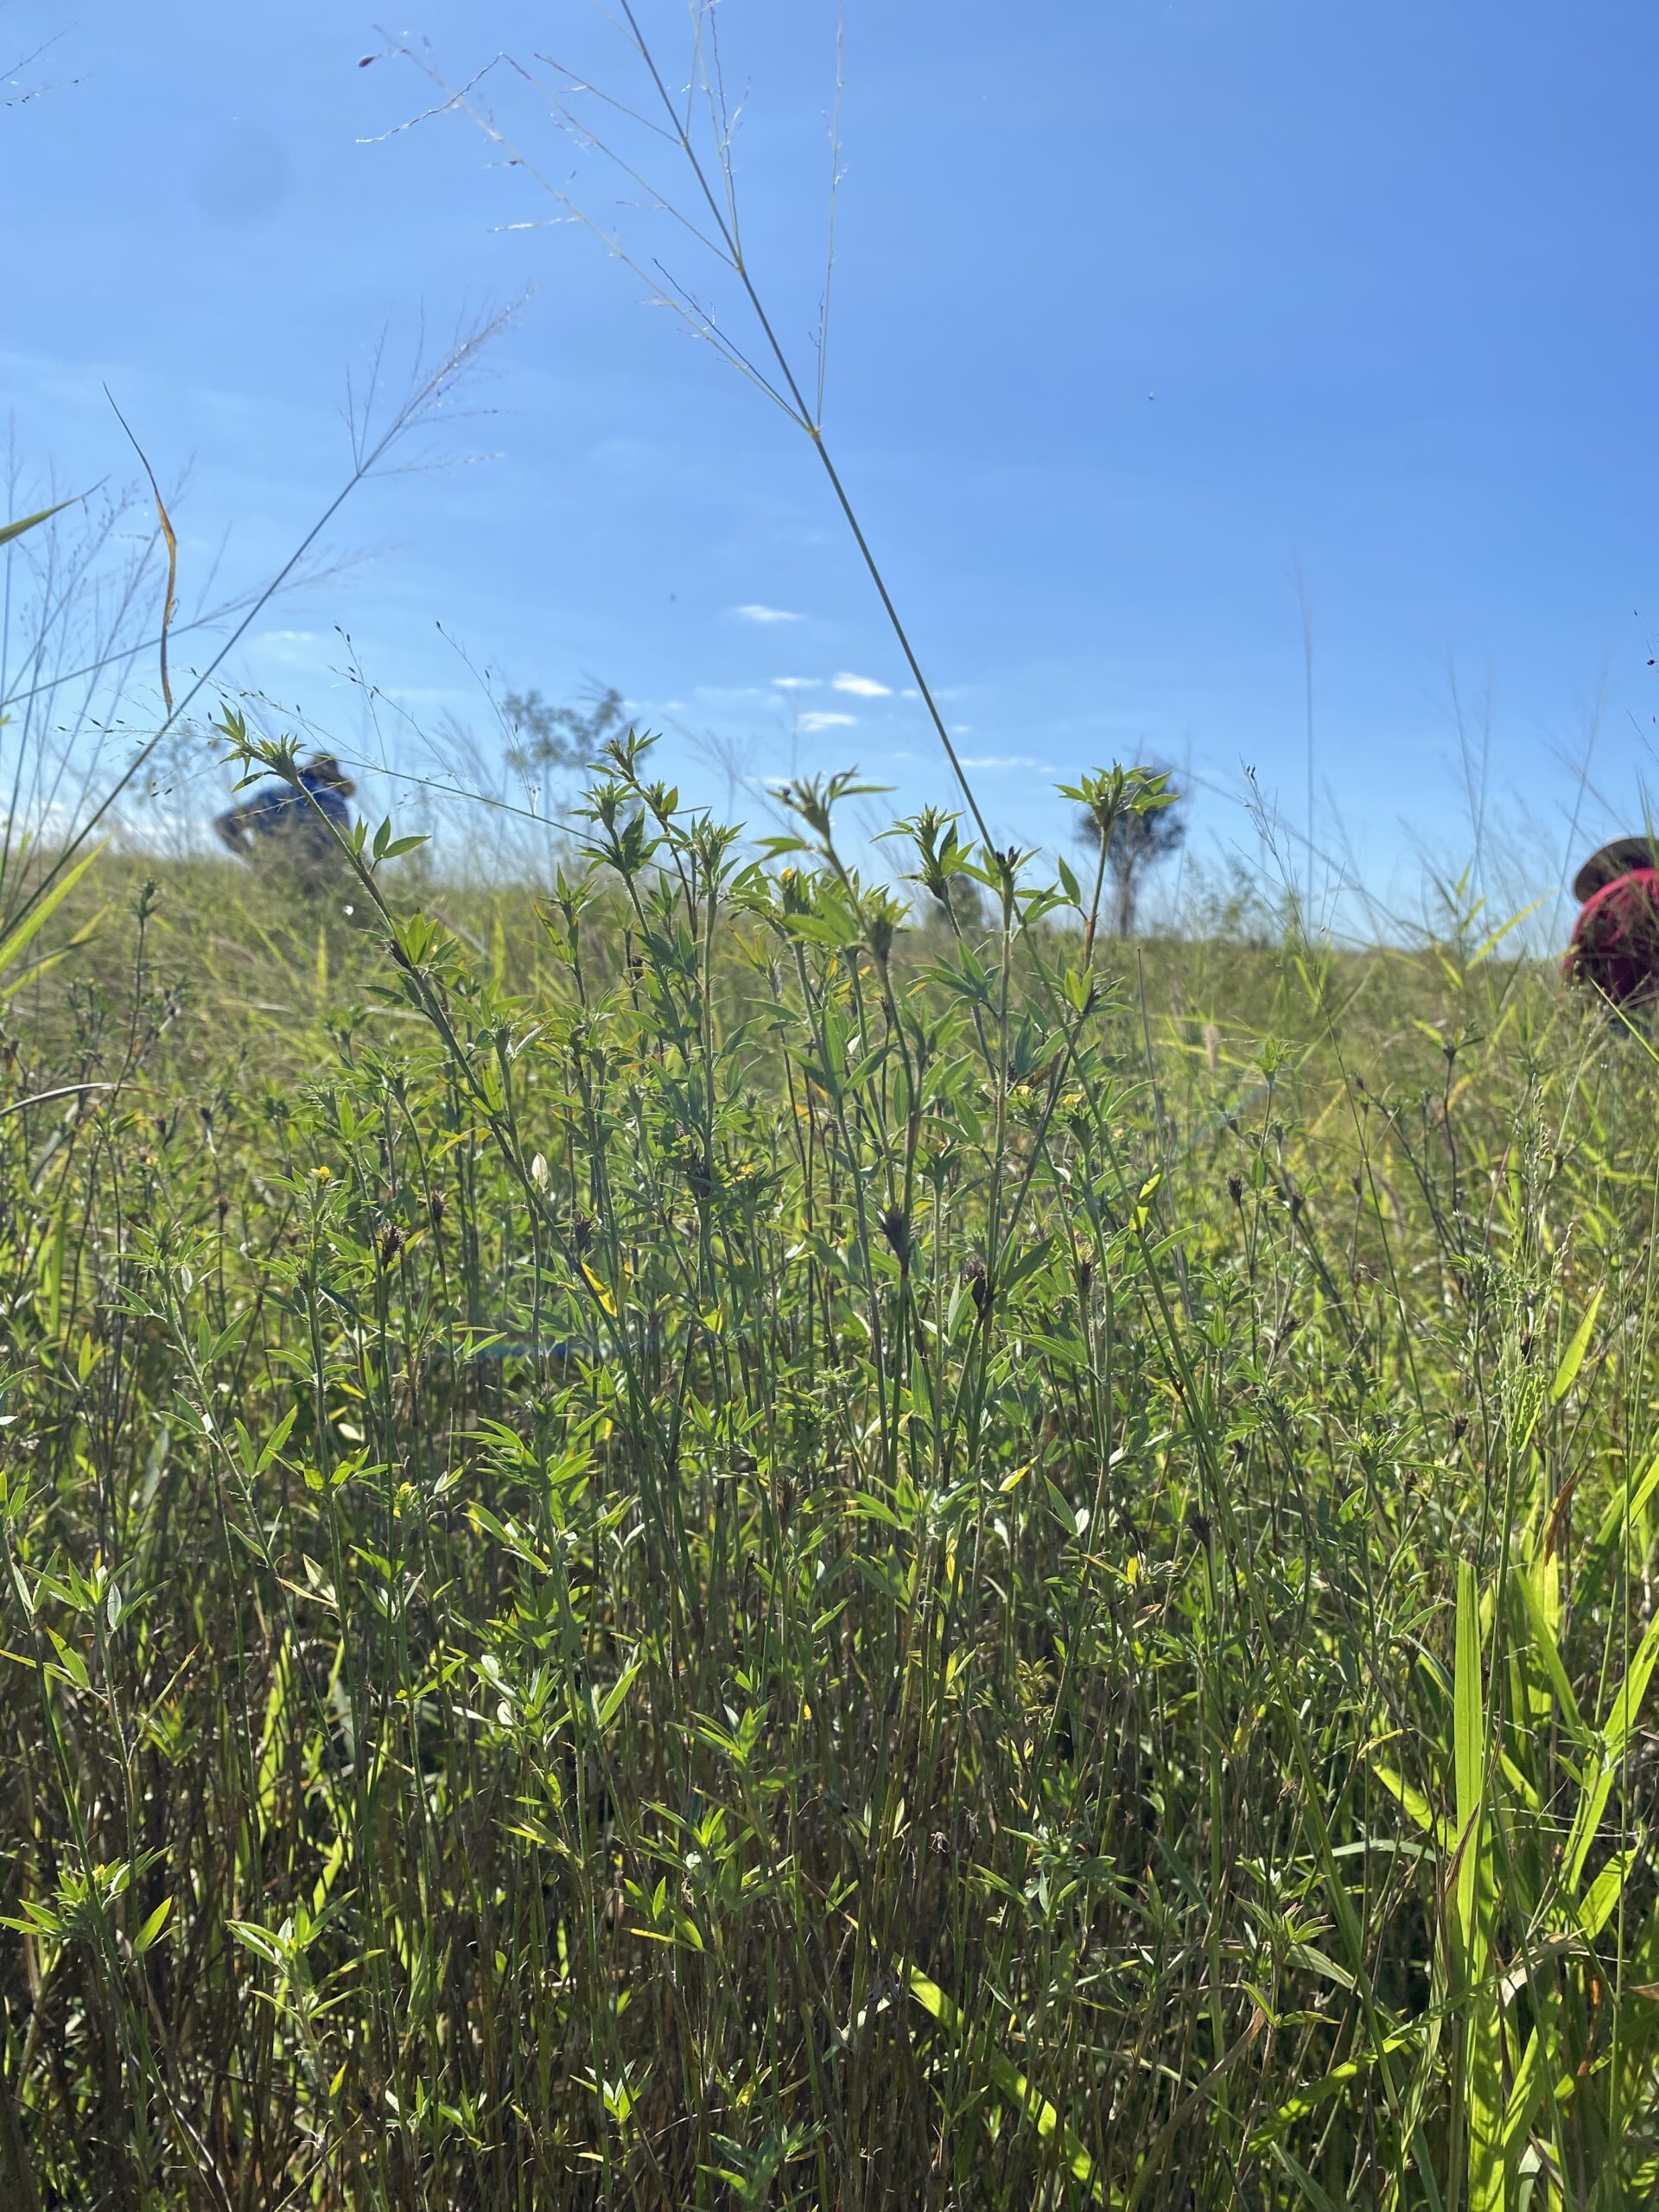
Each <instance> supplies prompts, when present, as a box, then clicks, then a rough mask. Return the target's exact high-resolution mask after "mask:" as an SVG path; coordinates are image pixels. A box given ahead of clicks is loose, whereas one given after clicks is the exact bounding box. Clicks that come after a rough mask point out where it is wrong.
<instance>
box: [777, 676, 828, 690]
mask: <svg viewBox="0 0 1659 2212" xmlns="http://www.w3.org/2000/svg"><path fill="white" fill-rule="evenodd" d="M820 683H823V677H821V676H774V677H772V689H773V690H777V691H816V690H817V688H818V686H819V684H820Z"/></svg>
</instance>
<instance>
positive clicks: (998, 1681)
mask: <svg viewBox="0 0 1659 2212" xmlns="http://www.w3.org/2000/svg"><path fill="white" fill-rule="evenodd" d="M650 773H651V767H650V762H649V759H648V758H645V759H642V758H639V756H637V755H636V754H635V753H633V752H632V750H631V749H630V748H629V747H627V746H626V744H625V745H623V746H620V747H618V748H617V750H616V752H615V753H614V755H613V759H612V760H611V762H610V764H609V766H608V769H607V772H606V774H605V775H604V776H602V777H601V779H600V781H599V782H598V783H597V784H596V785H595V786H594V791H593V792H592V794H591V798H590V802H589V804H590V816H589V824H590V831H591V841H590V849H589V851H588V853H587V854H586V855H582V854H579V853H575V852H573V853H572V854H571V855H569V857H568V858H567V861H566V863H565V870H564V874H563V876H562V877H561V878H560V880H559V882H558V884H557V887H556V889H555V890H553V891H551V892H550V893H549V894H548V895H547V896H545V897H544V898H543V899H539V900H537V899H533V898H532V897H531V894H530V893H528V892H527V891H526V892H502V893H495V894H486V893H483V892H480V891H479V890H478V889H476V888H474V889H473V890H470V891H467V890H461V891H457V892H455V893H453V894H451V893H446V892H444V891H443V890H442V888H437V889H434V890H431V891H429V892H427V891H423V890H422V889H421V888H420V887H419V886H418V884H417V883H416V882H415V881H414V880H411V881H410V883H409V884H408V885H406V886H405V887H404V889H403V890H402V891H401V892H400V891H399V890H398V889H397V883H398V867H397V865H396V864H393V865H391V866H387V867H384V868H378V869H377V868H372V867H371V866H369V865H368V861H369V857H370V856H369V855H366V854H365V856H364V861H363V863H362V865H361V866H360V868H359V874H358V875H357V877H356V878H355V879H353V877H352V876H351V875H350V874H349V872H348V862H347V860H346V856H345V855H341V861H340V877H341V880H340V883H339V884H338V885H337V886H335V887H332V888H331V889H330V890H329V892H328V893H327V894H326V895H324V896H320V897H319V898H318V899H317V900H316V901H315V904H313V905H311V906H307V904H306V903H305V902H304V901H303V900H302V899H296V898H287V899H284V898H283V897H281V896H279V895H277V894H275V893H271V894H262V893H261V892H260V890H259V888H258V887H257V885H256V884H255V883H253V882H252V881H251V880H249V879H246V878H245V877H242V876H240V875H238V872H237V871H236V870H235V869H234V868H232V866H231V865H229V864H224V865H217V866H216V865H211V864H194V865H190V864H180V865H178V866H175V867H168V868H163V869H159V870H158V871H157V872H156V873H157V880H156V882H155V883H154V884H152V885H148V886H147V885H145V884H143V883H142V882H141V880H140V878H139V875H138V874H137V870H136V868H135V866H134V865H133V864H132V863H130V862H124V861H119V860H118V858H117V857H116V856H114V855H105V856H104V857H103V858H102V859H101V860H100V861H98V862H97V863H96V864H95V865H94V867H93V868H92V869H91V870H90V871H89V872H88V874H86V877H84V878H83V879H82V880H81V881H80V882H79V883H78V884H77V886H76V887H75V890H74V893H73V896H72V897H71V898H70V899H67V900H66V901H65V902H64V904H63V905H62V906H60V907H59V908H58V910H57V911H56V912H54V915H53V917H52V919H51V923H50V925H49V926H48V928H47V929H46V930H45V931H42V932H41V935H40V936H39V937H38V938H35V939H34V940H33V941H32V942H31V943H30V944H29V946H28V947H27V948H26V950H21V951H20V952H19V954H18V957H17V960H16V963H15V965H14V967H13V969H12V970H11V971H10V973H9V974H8V975H7V976H4V977H0V985H3V986H5V987H9V988H10V992H11V995H10V1000H9V1001H8V1002H7V1004H6V1006H5V1007H4V1014H3V1047H0V1060H3V1066H0V1299H3V1300H4V1306H5V1315H6V1321H5V1330H4V1338H3V1342H4V1355H3V1357H4V1364H3V1373H0V1389H3V1401H4V1402H3V1408H0V1418H3V1423H4V1426H3V1428H0V1466H3V1492H0V1540H3V1545H4V1552H5V1558H4V1561H3V1569H4V1572H3V1586H4V1588H3V1604H4V1627H3V1645H4V1664H3V1668H0V1729H3V1744H4V1768H3V1783H0V1870H3V1871H0V1915H3V1920H4V1932H3V1934H0V2002H3V2040H4V2048H3V2108H0V2203H3V2204H4V2205H5V2206H6V2207H9V2208H10V2207H16V2208H22V2212H43V2208H47V2207H56V2206H62V2207H70V2206H73V2207H85V2206H108V2207H117V2206H120V2207H127V2206H132V2207H139V2208H144V2212H149V2208H162V2207H168V2208H171V2207H175V2206H178V2207H187V2206H188V2207H190V2208H193V2212H194V2208H198V2207H200V2208H204V2212H206V2208H215V2212H228V2208H231V2207H235V2208H237V2212H254V2208H259V2212H272V2209H273V2208H276V2207H279V2206H295V2207H302V2206H304V2207H322V2208H330V2212H333V2209H334V2208H346V2207H359V2206H361V2207H375V2208H379V2207H387V2208H391V2207H399V2208H402V2207H409V2208H416V2207H421V2208H427V2207H443V2208H449V2207H454V2208H461V2207H466V2208H479V2212H497V2208H501V2212H506V2208H522V2212H531V2208H546V2207H550V2206H558V2207H565V2206H570V2207H580V2206H595V2207H597V2206H605V2207H611V2206H616V2207H625V2206H626V2207H635V2208H639V2212H659V2209H660V2212H667V2209H668V2208H694V2207H698V2208H700V2207H708V2208H710V2212H714V2209H715V2208H726V2207H739V2206H762V2205H765V2206H770V2207H776V2208H785V2207H799V2208H805V2207H835V2208H842V2212H865V2208H874V2207H876V2206H884V2207H885V2206H893V2207H906V2208H909V2207H927V2208H934V2209H935V2212H945V2208H955V2209H956V2212H978V2208H986V2212H990V2209H991V2208H998V2212H1001V2208H1008V2209H1009V2212H1013V2209H1014V2208H1019V2212H1028V2209H1029V2208H1032V2207H1043V2208H1060V2207H1072V2206H1077V2207H1084V2206H1091V2205H1099V2206H1104V2207H1111V2208H1116V2209H1117V2212H1131V2208H1137V2207H1139V2208H1145V2212H1154V2208H1164V2207H1188V2206H1190V2207H1200V2206H1202V2207H1209V2206H1217V2207H1223V2206H1234V2205H1243V2206H1251V2207H1264V2208H1265V2207H1275V2208H1277V2207H1285V2208H1289V2207H1292V2206H1307V2207H1330V2206H1344V2207H1345V2206H1351V2205H1364V2206H1370V2205H1376V2206H1386V2207H1394V2206H1399V2207H1417V2206H1425V2207H1436V2208H1445V2212H1454V2209H1455V2212H1465V2208H1466V2212H1491V2208H1497V2207H1508V2206H1514V2207H1522V2206H1526V2205H1532V2206H1535V2207H1536V2208H1538V2212H1544V2208H1547V2207H1560V2208H1565V2207H1598V2208H1601V2207H1605V2208H1611V2207H1615V2206H1618V2207H1624V2206H1630V2207H1644V2206H1648V2205H1650V2204H1652V2203H1653V2202H1655V2201H1656V2200H1659V2109H1656V2108H1659V1882H1656V1875H1655V1868H1654V1864H1653V1859H1652V1847H1653V1834H1654V1827H1655V1816H1656V1810H1659V1806H1656V1792H1659V1738H1656V1736H1655V1734H1654V1732H1653V1730H1652V1727H1651V1700H1650V1698H1649V1679H1650V1676H1651V1674H1652V1671H1653V1668H1654V1664H1655V1661H1656V1656H1659V1610H1656V1602H1655V1593H1654V1587H1653V1570H1654V1565H1655V1551H1656V1544H1655V1535H1656V1528H1655V1498H1656V1483H1659V1459H1656V1452H1659V1421H1656V1397H1659V1306H1656V1294H1659V1270H1656V1267H1655V1262H1654V1259H1653V1255H1652V1249H1651V1244H1650V1237H1651V1233H1652V1223H1653V1210H1654V1195H1655V1192H1656V1188H1659V1116H1656V1106H1659V1081H1656V1071H1655V1067H1654V1063H1653V1058H1652V1055H1651V1054H1650V1053H1649V1051H1648V1049H1647V1047H1646V1046H1645V1045H1644V1044H1643V1042H1642V1041H1641V1040H1640V1039H1630V1038H1620V1037H1618V1036H1615V1035H1614V1034H1613V1033H1611V1031H1610V1030H1609V1028H1608V1027H1607V1025H1606V1024H1605V1022H1603V1021H1601V1020H1598V1019H1597V1018H1595V1017H1594V1016H1593V1015H1592V1014H1588V1013H1587V1012H1586V1010H1585V1009H1584V1008H1582V1007H1578V1006H1575V1005H1573V1004H1572V1003H1570V1002H1569V1001H1568V1000H1567V998H1566V997H1565V996H1564V995H1563V994H1562V992H1561V989H1560V986H1559V984H1558V982H1556V980H1555V979H1554V976H1553V975H1551V974H1550V973H1548V972H1547V971H1544V970H1541V969H1538V968H1536V967H1535V966H1533V965H1532V964H1530V963H1528V962H1526V961H1523V960H1522V959H1519V958H1511V957H1509V943H1510V941H1509V940H1503V942H1500V943H1499V944H1497V945H1496V946H1488V945H1483V944H1482V943H1481V941H1480V940H1481V930H1482V926H1483V925H1481V924H1480V923H1478V922H1477V923H1476V924H1475V925H1473V926H1472V928H1471V931H1468V932H1467V933H1466V934H1467V938H1468V941H1467V942H1459V943H1448V944H1444V945H1440V946H1427V947H1425V948H1423V949H1421V950H1415V951H1409V952H1408V951H1402V950H1376V951H1374V952H1370V953H1365V954H1357V953H1338V952H1335V951H1332V950H1331V949H1329V948H1328V947H1323V946H1320V945H1319V944H1310V943H1308V942H1307V941H1306V940H1305V939H1303V938H1299V937H1298V936H1297V934H1296V933H1295V932H1294V930H1293V931H1289V932H1287V934H1286V936H1285V937H1284V938H1283V940H1282V941H1281V942H1280V943H1278V944H1274V945H1271V946H1257V947H1252V946H1249V945H1245V944H1229V943H1225V942H1221V941H1217V940H1210V941H1199V942H1193V943H1177V942H1174V941H1173V940H1171V941H1166V942H1164V941H1154V942H1151V943H1148V944H1145V945H1143V946H1141V947H1138V948H1137V947H1133V946H1125V945H1122V944H1114V943H1111V942H1109V940H1108V939H1107V938H1105V937H1104V935H1103V934H1096V936H1095V937H1094V939H1093V941H1092V942H1091V941H1090V934H1089V932H1088V931H1087V930H1086V928H1085V914H1084V910H1086V909H1087V908H1088V907H1089V906H1090V886H1089V885H1088V884H1087V883H1086V882H1085V883H1084V884H1083V885H1081V886H1080V887H1076V889H1077V905H1075V906H1074V905H1072V904H1070V903H1068V900H1069V898H1070V890H1071V887H1067V888H1066V889H1065V890H1064V891H1057V892H1054V893H1050V892H1049V891H1048V890H1047V889H1046V880H1047V879H1046V870H1045V869H1044V868H1042V867H1041V866H1040V865H1039V864H1037V863H1035V862H1032V863H1025V862H1021V861H1019V860H1018V857H1017V856H1015V859H1014V861H1013V862H1012V864H1011V863H1010V862H1009V861H1008V860H1007V859H1006V858H999V857H998V856H996V855H986V854H984V853H979V854H978V855H976V864H977V865H979V866H980V868H981V869H982V881H981V882H980V883H979V885H978V886H977V887H976V888H977V893H978V899H977V913H976V912H975V904H974V902H973V901H972V900H969V899H961V900H958V899H942V898H941V897H939V896H938V895H937V894H938V893H941V892H944V893H948V892H950V889H951V886H950V883H949V882H948V881H947V880H946V875H947V874H948V872H949V871H950V869H951V868H953V867H954V866H955V864H956V862H957V860H958V859H959V857H960V855H959V853H958V851H957V848H955V846H954V845H953V844H951V843H950V841H949V840H948V839H947V838H946V837H945V836H944V832H943V831H942V829H941V828H940V826H939V825H938V823H934V822H931V821H923V822H921V823H918V825H915V828H916V833H917V834H916V836H915V837H914V838H913V839H912V842H910V844H909V845H908V846H906V844H905V843H903V842H895V843H893V844H888V845H886V846H884V847H881V848H880V850H882V851H884V852H885V853H886V854H887V855H889V857H890V860H891V862H892V865H893V869H894V875H895V881H896V882H897V880H898V879H899V877H900V876H902V875H904V874H914V875H915V876H916V877H918V879H920V880H912V881H909V882H906V883H903V884H901V885H899V888H900V889H902V891H903V893H904V894H905V896H906V898H908V899H910V900H911V901H912V911H911V912H910V913H909V914H908V915H907V916H905V915H901V912H900V911H899V907H898V906H895V904H894V903H893V899H891V898H890V897H889V896H888V895H887V894H885V893H881V892H880V891H879V890H875V889H873V888H872V887H869V886H868V885H867V884H863V883H861V882H860V881H859V880H857V878H856V877H855V875H854V874H851V873H850V872H849V869H848V868H847V867H846V866H845V864H844V863H843V861H842V859H841V857H840V855H839V853H838V851H837V849H836V842H835V839H834V816H833V811H832V808H831V804H830V797H831V795H830V794H829V793H828V792H825V791H817V792H808V793H804V794H798V798H799V800H800V823H801V841H802V842H801V845H800V849H798V850H795V851H792V852H774V853H773V854H772V855H771V856H770V858H769V859H768V860H767V861H766V864H765V865H764V867H763V866H762V865H761V864H760V863H759V862H757V861H755V860H754V859H753V852H752V849H748V848H746V847H741V845H740V843H739V842H738V840H737V839H736V837H735V836H734V833H732V832H728V831H727V830H724V829H721V828H719V827H718V826H717V825H715V824H714V823H710V822H709V820H708V819H707V818H705V817H700V816H696V815H689V814H687V813H684V812H683V811H681V810H679V808H678V804H677V799H676V798H675V796H674V794H672V793H671V792H664V791H656V790H653V789H652V787H651V786H650V785H649V783H648V781H647V780H646V779H648V777H649V774H650ZM906 853H908V855H909V857H908V858H906ZM404 865H405V866H407V865H409V863H404ZM383 884H384V886H385V899H386V901H387V905H386V906H385V908H384V909H383V908H382V907H381V906H380V904H379V899H380V895H381V893H380V887H381V886H382V885H383ZM347 900H349V901H350V903H351V904H352V905H353V907H354V908H355V912H354V913H353V915H352V916H351V918H349V919H348V918H346V915H345V913H344V911H343V908H344V905H345V903H346V901H347ZM86 925H95V927H93V929H92V934H90V935H89V936H86V938H84V941H82V942H80V943H79V944H70V945H69V949H68V950H67V951H66V952H65V953H64V956H63V957H62V958H60V959H59V960H58V961H57V962H56V963H55V964H54V965H53V966H51V967H50V968H49V969H46V970H44V971H41V972H39V973H36V974H35V975H33V976H25V975H24V973H23V969H24V965H25V963H27V961H28V960H30V959H35V958H36V957H38V956H39V955H40V954H41V952H42V951H43V950H48V948H50V949H60V948H62V947H63V946H64V945H65V944H68V941H69V940H70V938H71V937H72V936H73V935H74V934H75V933H76V932H78V931H80V930H81V929H82V928H83V927H85V926H86Z"/></svg>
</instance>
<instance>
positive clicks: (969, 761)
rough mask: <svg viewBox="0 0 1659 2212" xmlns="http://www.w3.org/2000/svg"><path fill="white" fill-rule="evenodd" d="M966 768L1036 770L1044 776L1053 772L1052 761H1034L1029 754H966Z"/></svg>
mask: <svg viewBox="0 0 1659 2212" xmlns="http://www.w3.org/2000/svg"><path fill="white" fill-rule="evenodd" d="M962 765H963V767H964V768H1035V769H1037V770H1038V771H1039V772H1040V773H1042V774H1044V775H1050V774H1052V772H1053V768H1054V763H1053V762H1052V760H1033V759H1032V757H1031V755H1030V753H963V756H962Z"/></svg>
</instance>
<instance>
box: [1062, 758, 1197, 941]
mask: <svg viewBox="0 0 1659 2212" xmlns="http://www.w3.org/2000/svg"><path fill="white" fill-rule="evenodd" d="M1172 773H1173V770H1171V769H1168V768H1158V767H1140V768H1114V769H1113V770H1112V771H1111V773H1110V775H1109V776H1108V777H1099V778H1091V779H1089V782H1088V784H1087V785H1086V786H1084V791H1080V792H1078V793H1077V794H1073V796H1084V792H1086V798H1085V804H1084V805H1083V807H1082V808H1081V809H1080V810H1079V812H1078V815H1077V836H1078V839H1079V841H1080V842H1082V843H1083V844H1084V845H1086V846H1088V847H1089V848H1090V850H1091V851H1092V852H1094V853H1096V854H1098V852H1099V851H1100V849H1101V842H1102V839H1103V838H1104V841H1105V848H1106V867H1105V872H1106V874H1107V876H1108V877H1109V879H1110V882H1111V886H1112V924H1113V933H1114V935H1116V936H1117V937H1120V938H1128V937H1133V936H1134V934H1135V910H1136V908H1137V906H1139V904H1140V899H1141V891H1142V890H1143V888H1144V887H1145V884H1146V880H1147V876H1148V875H1149V874H1151V873H1152V871H1153V870H1154V868H1156V867H1157V865H1158V863H1159V862H1160V861H1164V860H1167V859H1168V857H1169V855H1171V854H1172V853H1176V852H1179V850H1180V849H1181V847H1182V846H1183V845H1184V844H1185V842H1186V826H1187V800H1186V795H1185V792H1183V791H1172V790H1171V789H1170V787H1169V779H1170V776H1171V775H1172ZM1096 785H1098V786H1099V788H1098V790H1097V789H1096Z"/></svg>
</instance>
